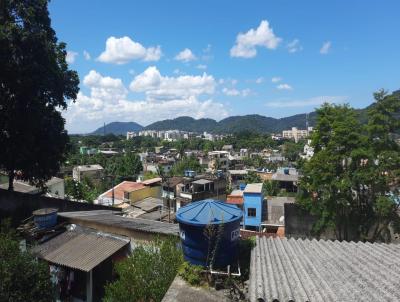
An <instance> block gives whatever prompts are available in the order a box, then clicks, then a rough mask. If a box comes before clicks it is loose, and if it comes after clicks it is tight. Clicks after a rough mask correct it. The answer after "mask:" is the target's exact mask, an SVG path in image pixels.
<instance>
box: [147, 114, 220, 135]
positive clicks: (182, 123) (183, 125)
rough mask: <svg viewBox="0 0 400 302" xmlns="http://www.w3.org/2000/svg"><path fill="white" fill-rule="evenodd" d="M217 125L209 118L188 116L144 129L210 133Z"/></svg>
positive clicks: (164, 121) (161, 122)
mask: <svg viewBox="0 0 400 302" xmlns="http://www.w3.org/2000/svg"><path fill="white" fill-rule="evenodd" d="M217 125H218V123H217V122H216V121H215V120H213V119H209V118H202V119H198V120H196V119H194V118H192V117H189V116H181V117H178V118H175V119H172V120H163V121H159V122H155V123H153V124H150V125H148V126H146V127H145V129H147V130H182V131H190V132H204V131H207V132H212V131H214V129H215V128H216V127H217Z"/></svg>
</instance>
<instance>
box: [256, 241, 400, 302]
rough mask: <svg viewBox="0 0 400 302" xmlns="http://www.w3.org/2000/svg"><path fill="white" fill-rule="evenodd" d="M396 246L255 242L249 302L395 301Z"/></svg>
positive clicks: (398, 287) (399, 249)
mask: <svg viewBox="0 0 400 302" xmlns="http://www.w3.org/2000/svg"><path fill="white" fill-rule="evenodd" d="M399 255H400V245H397V244H384V243H374V244H371V243H362V242H358V243H355V242H339V241H329V240H328V241H324V240H320V241H318V240H315V239H314V240H308V239H306V240H301V239H297V240H296V239H286V238H282V239H281V238H266V237H264V238H259V237H258V238H257V245H256V247H255V248H254V249H253V251H252V254H251V265H250V288H249V294H250V301H252V302H253V301H258V302H259V301H274V302H286V301H301V302H303V301H335V302H337V301H340V302H345V301H400V260H399Z"/></svg>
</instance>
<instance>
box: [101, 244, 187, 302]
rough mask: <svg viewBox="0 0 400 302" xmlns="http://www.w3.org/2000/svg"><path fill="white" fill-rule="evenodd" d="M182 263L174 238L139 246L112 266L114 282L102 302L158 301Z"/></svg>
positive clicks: (107, 288)
mask: <svg viewBox="0 0 400 302" xmlns="http://www.w3.org/2000/svg"><path fill="white" fill-rule="evenodd" d="M182 262H183V257H182V251H181V249H180V248H179V247H178V239H177V238H172V237H171V238H168V239H166V240H159V239H158V240H156V241H155V242H149V243H148V244H143V245H140V246H138V247H136V248H135V250H134V251H133V253H132V255H131V256H129V257H128V258H127V259H125V260H122V261H121V262H119V263H117V264H116V265H115V272H116V274H117V280H116V281H115V282H113V283H109V284H108V285H106V292H105V297H104V301H109V302H111V301H112V302H119V301H121V302H129V301H132V302H133V301H161V300H162V298H163V297H164V295H165V293H166V292H167V290H168V288H169V286H170V285H171V283H172V281H173V280H174V278H175V276H176V274H177V272H178V268H179V267H180V265H181V264H182Z"/></svg>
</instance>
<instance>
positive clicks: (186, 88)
mask: <svg viewBox="0 0 400 302" xmlns="http://www.w3.org/2000/svg"><path fill="white" fill-rule="evenodd" d="M215 85H216V83H215V79H214V77H213V76H211V75H207V74H206V73H203V74H202V75H196V76H194V75H180V76H177V77H168V76H162V75H161V74H160V71H159V70H158V69H157V67H155V66H150V67H148V68H147V69H146V70H145V71H144V72H143V73H141V74H139V75H137V76H136V77H135V78H134V79H133V81H132V82H131V84H130V85H129V88H130V89H131V90H132V91H133V92H144V93H145V94H146V96H147V97H148V98H151V99H173V98H179V97H188V96H198V95H201V94H213V93H214V89H215Z"/></svg>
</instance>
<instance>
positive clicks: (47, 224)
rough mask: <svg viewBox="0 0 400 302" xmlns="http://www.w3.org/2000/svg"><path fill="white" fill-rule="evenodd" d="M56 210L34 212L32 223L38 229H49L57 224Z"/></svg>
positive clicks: (48, 209) (47, 209) (45, 209)
mask: <svg viewBox="0 0 400 302" xmlns="http://www.w3.org/2000/svg"><path fill="white" fill-rule="evenodd" d="M57 212H58V210H57V209H52V208H44V209H39V210H36V211H34V212H33V213H32V214H33V221H34V222H35V224H36V226H37V227H38V228H39V229H49V228H52V227H54V226H55V225H56V224H57Z"/></svg>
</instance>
